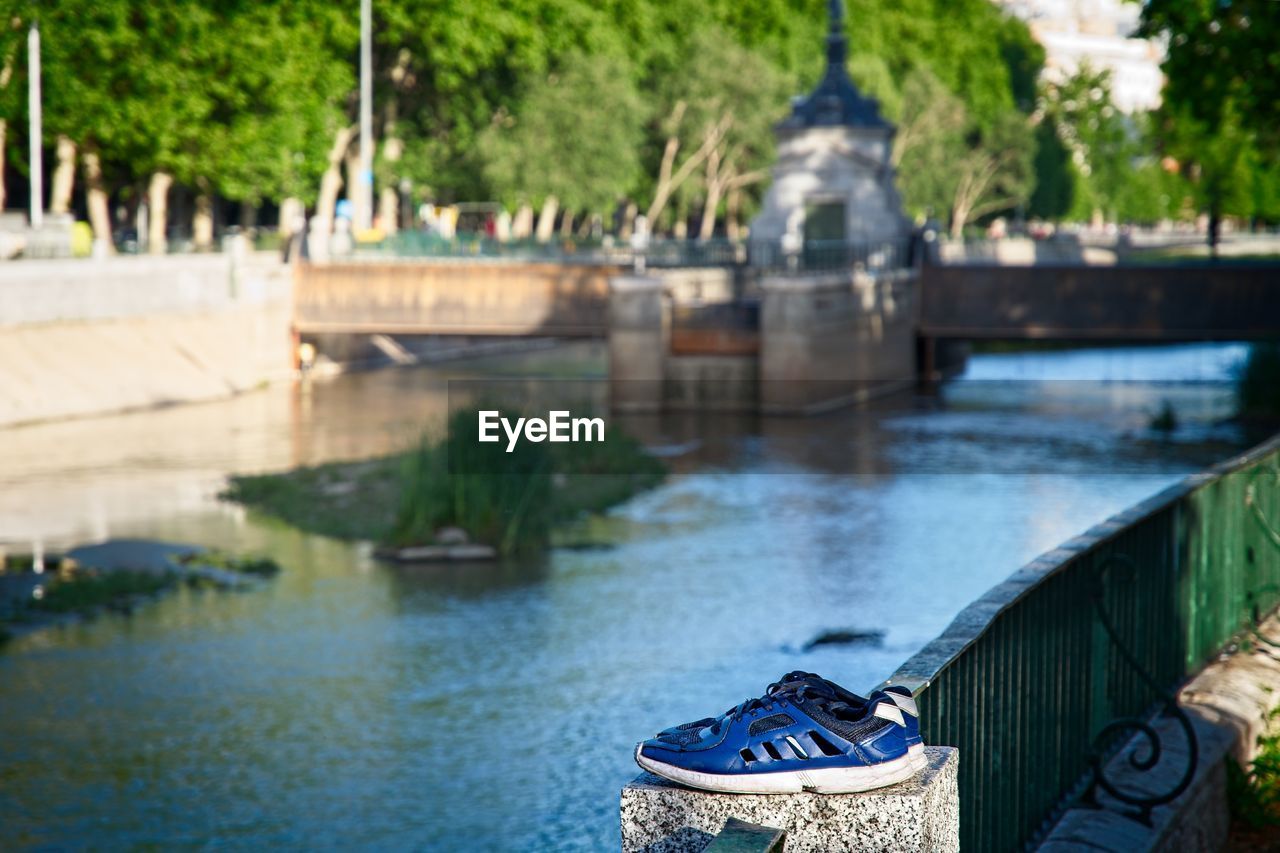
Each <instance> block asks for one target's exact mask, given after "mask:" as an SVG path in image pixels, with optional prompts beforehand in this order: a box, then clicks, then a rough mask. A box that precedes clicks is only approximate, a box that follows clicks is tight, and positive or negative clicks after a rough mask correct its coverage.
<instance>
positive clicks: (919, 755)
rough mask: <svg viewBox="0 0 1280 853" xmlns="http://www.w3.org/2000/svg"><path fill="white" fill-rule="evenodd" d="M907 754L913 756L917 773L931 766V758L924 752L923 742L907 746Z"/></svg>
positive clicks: (913, 764)
mask: <svg viewBox="0 0 1280 853" xmlns="http://www.w3.org/2000/svg"><path fill="white" fill-rule="evenodd" d="M907 755H908V756H909V757H910V758H911V764H912V766H913V767H915V769H916V772H917V773H918V772H920V771H921V770H923V769H925V768H926V767H928V766H929V759H928V758H926V757H925V754H924V744H923V743H913V744H912V745H911V746H909V747H907Z"/></svg>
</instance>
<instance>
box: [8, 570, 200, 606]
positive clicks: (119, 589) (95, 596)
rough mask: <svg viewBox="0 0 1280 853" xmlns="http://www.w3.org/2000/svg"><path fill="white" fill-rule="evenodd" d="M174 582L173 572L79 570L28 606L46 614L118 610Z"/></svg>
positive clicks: (53, 584)
mask: <svg viewBox="0 0 1280 853" xmlns="http://www.w3.org/2000/svg"><path fill="white" fill-rule="evenodd" d="M177 580H178V574H177V573H176V572H143V571H126V570H113V571H109V572H93V571H83V570H82V571H79V572H77V573H76V574H75V575H74V576H73V577H68V578H55V579H54V580H53V581H52V582H51V583H50V584H49V585H48V586H47V587H45V588H44V593H43V595H42V596H41V597H40V598H38V599H32V601H31V603H30V605H29V607H30V609H32V610H41V611H45V612H47V613H83V612H86V611H90V610H94V609H97V608H99V607H119V606H122V605H126V604H127V603H128V602H130V601H131V600H133V599H134V598H139V597H145V596H148V595H155V594H156V593H158V592H160V591H162V590H164V589H167V588H168V587H170V586H172V585H173V584H174V583H176V582H177Z"/></svg>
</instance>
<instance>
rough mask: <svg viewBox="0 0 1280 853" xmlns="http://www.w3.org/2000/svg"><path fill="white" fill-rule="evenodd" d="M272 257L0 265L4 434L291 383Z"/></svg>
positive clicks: (280, 277) (285, 312)
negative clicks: (14, 428) (280, 381)
mask: <svg viewBox="0 0 1280 853" xmlns="http://www.w3.org/2000/svg"><path fill="white" fill-rule="evenodd" d="M291 296H292V275H291V271H290V269H289V268H288V267H286V266H284V265H283V264H281V263H280V262H279V259H278V256H276V255H274V254H265V253H263V254H253V253H237V252H227V253H224V254H219V255H183V256H172V257H160V258H152V257H116V258H108V259H103V260H48V261H45V260H33V261H21V262H14V263H8V264H0V426H10V425H14V424H21V423H28V422H34V421H45V420H54V419H60V418H68V417H78V416H84V415H92V414H100V413H106V412H113V411H121V410H126V409H136V408H146V407H150V406H158V405H165V404H171V403H182V402H194V401H198V400H208V399H214V398H217V397H224V396H227V395H230V394H234V393H237V392H241V391H245V390H248V389H251V388H254V387H257V386H259V385H261V384H263V383H265V382H269V381H272V380H274V379H280V378H284V377H287V376H289V375H291V372H292V357H293V345H292V339H291V334H290V322H291V318H292V306H291Z"/></svg>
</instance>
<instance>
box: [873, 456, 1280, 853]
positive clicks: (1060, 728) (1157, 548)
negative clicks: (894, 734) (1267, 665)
mask: <svg viewBox="0 0 1280 853" xmlns="http://www.w3.org/2000/svg"><path fill="white" fill-rule="evenodd" d="M1278 603H1280V437H1277V438H1275V439H1273V440H1271V441H1270V442H1268V443H1266V444H1264V445H1262V446H1260V447H1258V448H1255V449H1254V450H1252V451H1250V452H1248V453H1246V454H1244V455H1242V456H1240V457H1237V458H1235V459H1232V460H1230V461H1229V462H1226V463H1223V464H1222V465H1219V466H1217V467H1215V468H1213V469H1211V470H1210V471H1208V472H1205V473H1203V474H1197V475H1194V476H1191V477H1188V478H1187V479H1186V480H1184V481H1183V482H1182V483H1180V484H1178V485H1176V486H1174V487H1172V488H1170V489H1168V490H1166V491H1164V492H1162V493H1160V494H1159V495H1156V496H1155V497H1153V498H1151V499H1149V500H1147V501H1144V502H1143V503H1141V504H1138V505H1137V506H1135V507H1132V508H1130V509H1128V510H1126V511H1125V512H1122V513H1120V514H1119V515H1117V516H1115V517H1114V518H1112V519H1110V520H1108V521H1107V522H1105V523H1103V524H1100V525H1098V526H1097V527H1095V528H1093V529H1091V530H1089V531H1088V532H1087V533H1085V534H1084V535H1082V536H1079V537H1077V538H1075V539H1072V540H1071V541H1069V542H1067V543H1065V544H1064V545H1062V546H1061V547H1059V548H1058V549H1056V550H1054V551H1051V552H1049V553H1048V554H1045V555H1043V556H1041V557H1040V558H1038V559H1036V560H1034V561H1033V562H1031V563H1030V564H1028V565H1027V566H1025V567H1024V568H1023V569H1021V570H1020V571H1018V572H1017V573H1015V574H1014V575H1013V576H1012V577H1010V578H1009V579H1008V580H1007V581H1006V582H1005V583H1003V584H1000V585H999V586H997V587H995V588H994V589H992V590H991V591H990V592H988V593H987V594H986V595H984V596H983V597H982V598H980V599H979V600H978V601H976V602H974V603H973V604H972V605H970V606H969V607H968V608H967V609H966V610H965V611H963V612H962V613H961V614H960V615H959V616H958V617H957V618H956V620H955V621H954V622H953V623H952V624H951V625H950V627H948V628H947V630H946V631H944V632H943V634H942V635H941V636H939V637H938V638H937V639H936V640H934V641H933V642H932V643H931V644H930V645H929V646H927V647H926V648H925V649H923V650H922V651H921V652H920V653H919V654H917V655H916V656H915V657H913V658H912V659H911V660H909V661H908V662H907V663H906V664H904V665H903V666H902V667H901V668H900V669H899V670H898V672H897V673H895V674H894V676H893V677H892V678H891V679H890V681H891V682H893V683H899V684H907V685H909V686H911V687H912V688H913V690H914V691H915V693H916V695H917V696H918V697H919V700H920V706H921V711H922V719H921V723H922V728H923V732H924V736H925V739H926V742H929V743H937V744H946V745H952V746H957V747H959V748H960V809H961V844H962V846H963V847H964V848H965V849H970V850H1017V849H1020V848H1022V847H1024V846H1025V845H1026V844H1027V843H1028V842H1029V841H1032V840H1033V839H1035V838H1036V836H1037V835H1038V834H1039V833H1040V832H1042V831H1043V830H1044V829H1046V828H1047V826H1048V825H1049V824H1050V822H1051V821H1052V820H1053V819H1054V818H1055V817H1056V815H1057V813H1058V812H1059V810H1060V809H1061V808H1062V807H1063V806H1064V805H1066V804H1067V803H1068V802H1069V801H1070V799H1071V797H1073V796H1075V795H1077V794H1078V793H1079V792H1080V791H1081V789H1082V787H1084V786H1085V785H1086V784H1087V781H1088V779H1089V773H1090V754H1091V752H1090V751H1091V747H1092V744H1093V739H1094V736H1095V735H1097V734H1098V733H1099V732H1101V731H1102V730H1103V728H1104V727H1105V726H1107V724H1108V723H1110V722H1112V721H1114V720H1116V719H1118V718H1126V717H1137V716H1143V715H1145V714H1147V713H1149V712H1150V711H1152V710H1153V709H1154V707H1155V705H1156V703H1157V701H1158V700H1159V699H1160V696H1159V695H1158V694H1156V693H1155V692H1154V691H1153V690H1152V688H1151V686H1149V685H1148V684H1147V683H1145V682H1144V680H1143V678H1142V674H1141V673H1139V672H1138V671H1137V670H1136V669H1135V667H1134V666H1132V665H1131V664H1130V663H1129V662H1128V661H1127V660H1126V659H1125V651H1124V650H1123V649H1121V648H1119V647H1118V645H1117V640H1118V641H1119V642H1120V643H1123V645H1124V646H1125V647H1126V648H1127V650H1128V651H1129V652H1131V654H1132V656H1133V658H1134V659H1135V661H1134V662H1135V663H1137V664H1138V665H1140V666H1141V667H1142V668H1143V669H1144V670H1145V672H1146V673H1148V674H1149V675H1150V676H1151V677H1152V679H1153V680H1154V682H1155V683H1156V684H1157V685H1159V686H1162V687H1163V688H1165V689H1167V690H1174V689H1176V688H1177V687H1178V685H1180V684H1182V683H1183V682H1184V681H1186V679H1187V678H1188V677H1189V676H1190V675H1192V674H1194V673H1195V672H1196V671H1198V670H1199V669H1200V668H1201V667H1203V666H1204V665H1205V664H1206V663H1207V662H1208V661H1209V660H1211V659H1212V658H1213V657H1214V656H1215V655H1216V654H1217V653H1218V652H1219V650H1220V649H1221V648H1222V647H1223V646H1224V645H1225V644H1227V643H1228V642H1229V641H1230V640H1231V639H1232V638H1233V637H1235V636H1236V635H1238V634H1240V632H1241V631H1242V630H1245V629H1247V628H1248V627H1250V625H1251V622H1252V620H1254V619H1256V618H1258V616H1259V615H1261V614H1265V613H1268V612H1270V611H1271V610H1272V609H1274V608H1275V606H1276V605H1277V604H1278ZM1100 610H1103V611H1105V613H1106V614H1108V615H1109V617H1110V620H1111V621H1112V622H1113V623H1114V628H1115V632H1116V635H1117V636H1116V638H1115V639H1113V638H1112V637H1111V636H1109V635H1108V633H1107V631H1106V629H1105V627H1104V625H1103V622H1102V619H1101V618H1100V612H1099V611H1100ZM1112 746H1113V747H1115V746H1118V743H1113V744H1112Z"/></svg>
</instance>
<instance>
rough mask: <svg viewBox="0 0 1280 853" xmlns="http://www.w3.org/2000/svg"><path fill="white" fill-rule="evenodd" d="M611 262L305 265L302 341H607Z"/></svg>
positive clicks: (299, 313) (298, 319)
mask: <svg viewBox="0 0 1280 853" xmlns="http://www.w3.org/2000/svg"><path fill="white" fill-rule="evenodd" d="M621 272H622V268H621V267H619V266H617V265H614V264H608V263H598V264H591V263H542V262H527V261H518V260H491V259H476V260H453V259H449V260H423V261H416V260H415V261H388V262H367V263H360V262H357V263H330V264H304V265H302V266H300V267H299V268H298V273H297V280H296V283H295V290H294V326H295V329H296V331H297V332H298V333H300V334H303V335H316V334H332V333H339V334H367V335H495V336H508V337H509V336H554V337H584V336H589V337H604V336H605V334H606V333H607V332H608V309H609V279H610V278H611V277H613V276H615V275H618V274H619V273H621Z"/></svg>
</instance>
